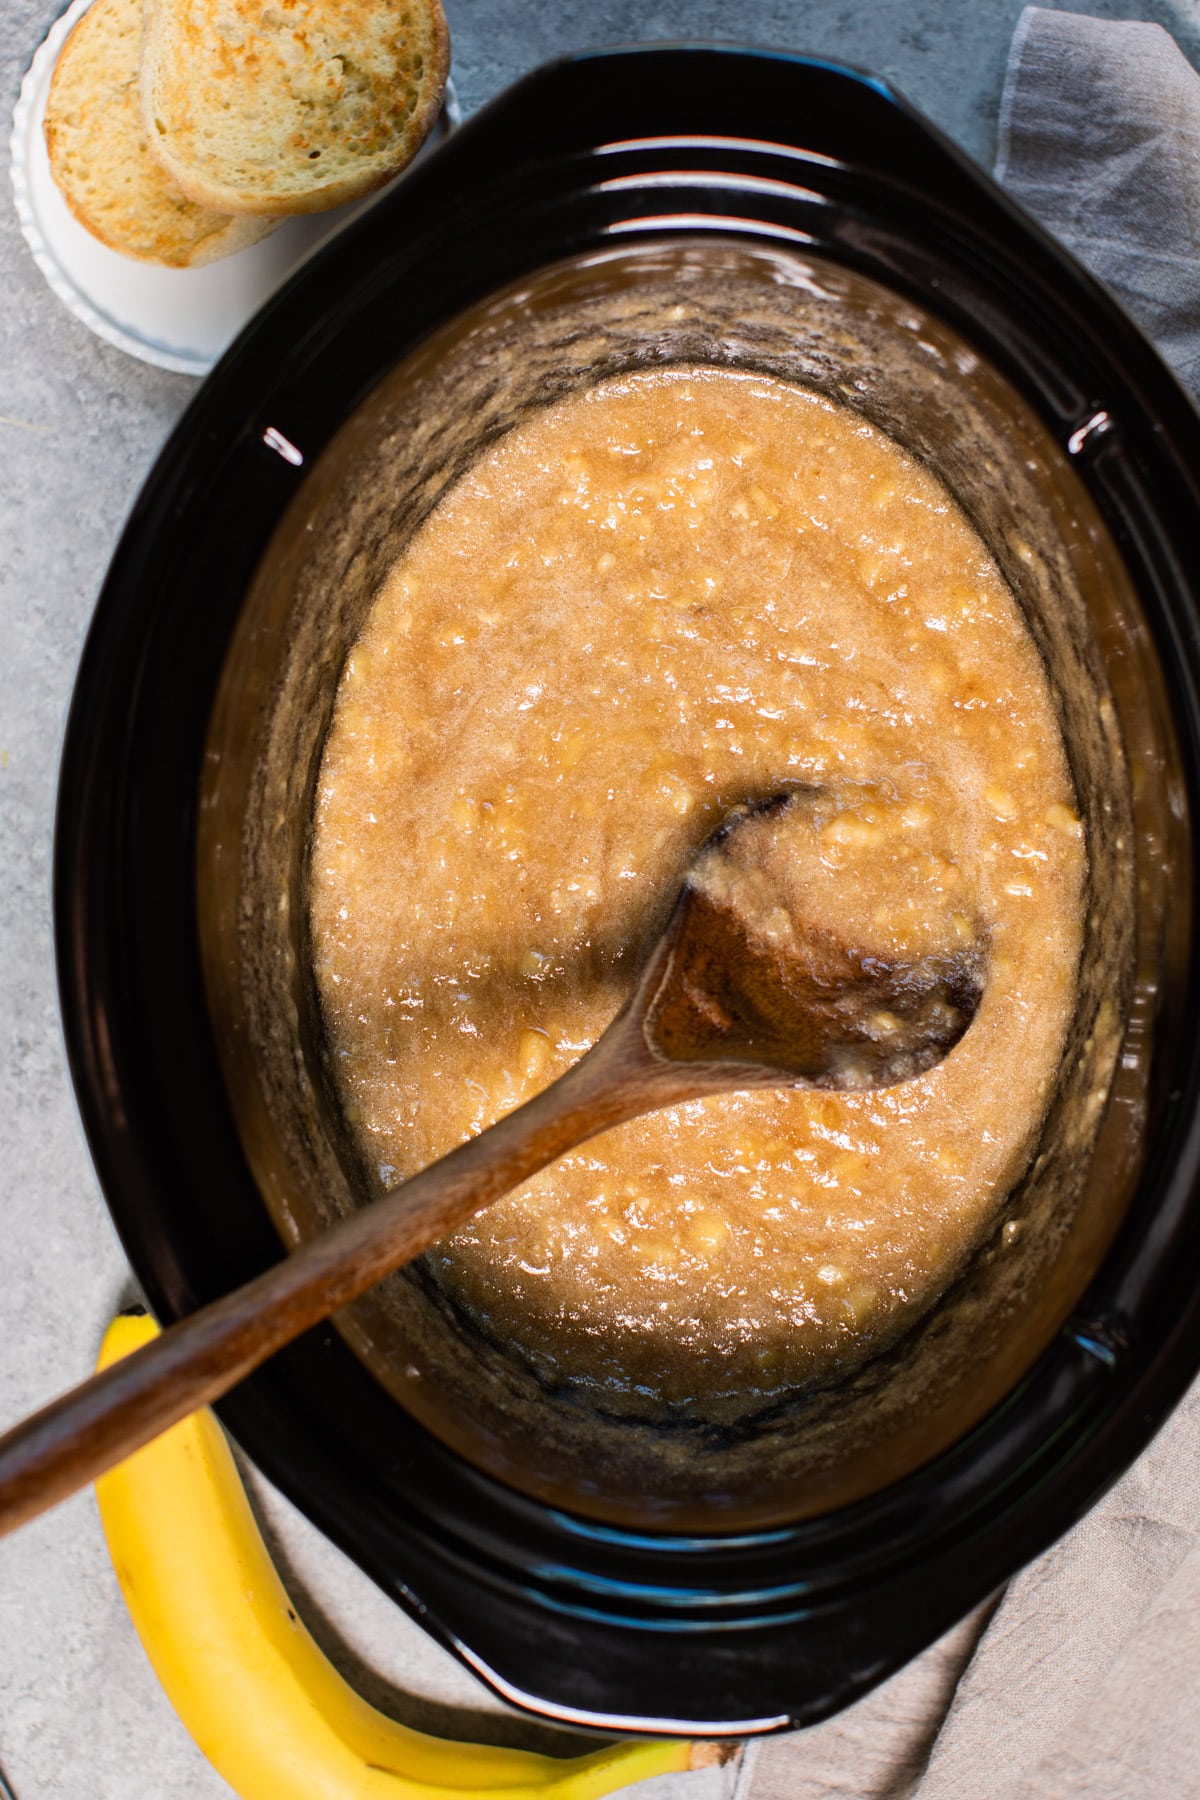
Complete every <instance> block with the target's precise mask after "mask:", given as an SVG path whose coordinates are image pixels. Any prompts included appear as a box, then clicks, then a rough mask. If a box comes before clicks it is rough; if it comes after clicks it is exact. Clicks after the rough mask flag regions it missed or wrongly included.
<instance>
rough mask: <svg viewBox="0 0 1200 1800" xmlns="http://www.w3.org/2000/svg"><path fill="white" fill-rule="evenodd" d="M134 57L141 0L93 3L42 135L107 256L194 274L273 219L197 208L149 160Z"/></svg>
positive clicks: (68, 55) (62, 65)
mask: <svg viewBox="0 0 1200 1800" xmlns="http://www.w3.org/2000/svg"><path fill="white" fill-rule="evenodd" d="M141 55H142V6H141V0H94V3H93V5H91V6H90V7H89V8H88V10H87V12H85V13H84V15H83V17H82V18H81V19H80V21H79V23H78V24H77V25H76V26H75V28H74V30H73V31H72V32H71V35H70V37H69V38H68V39H67V41H66V43H65V44H64V45H63V47H62V51H61V52H60V54H59V58H58V63H57V65H56V67H55V70H54V76H53V79H52V80H51V83H50V93H49V96H48V98H47V102H46V118H45V125H44V131H45V137H46V149H47V151H48V153H49V156H50V172H51V174H52V175H53V177H54V181H55V184H56V186H57V187H58V189H59V192H60V193H61V194H62V196H63V198H64V199H65V200H66V202H67V205H68V206H69V207H70V209H71V211H72V212H73V213H74V215H75V217H76V218H77V219H78V220H79V223H80V224H81V225H83V226H84V227H85V228H86V229H87V230H88V231H90V232H91V234H92V236H93V237H95V238H99V240H100V242H101V243H102V244H107V245H108V247H109V249H110V250H120V251H121V252H122V253H123V254H124V255H125V256H134V257H137V258H139V259H140V260H141V261H143V262H154V263H165V264H166V265H167V266H168V267H169V268H174V269H190V268H196V267H198V266H199V265H200V264H202V263H209V262H215V261H216V260H217V258H218V257H221V256H232V254H233V252H234V251H235V250H244V249H245V248H246V246H247V245H249V244H254V243H257V242H258V240H259V238H263V237H266V235H267V233H268V232H269V231H273V230H274V229H275V226H276V225H277V224H278V222H279V221H278V220H276V219H261V218H259V219H248V218H245V217H240V218H231V217H230V215H229V214H228V213H222V212H214V211H213V210H212V209H211V208H210V207H207V206H197V205H196V203H195V202H194V201H192V200H189V199H188V197H187V195H186V194H185V193H184V192H183V190H182V189H181V188H179V187H178V186H176V184H175V183H174V182H173V181H172V180H171V178H170V176H169V175H167V174H166V173H165V171H164V170H163V168H162V167H161V165H160V164H159V163H158V162H157V161H156V160H155V158H154V157H153V156H151V154H150V151H149V148H148V146H147V143H146V134H145V132H144V131H143V130H142V111H141V103H140V97H139V80H140V69H141Z"/></svg>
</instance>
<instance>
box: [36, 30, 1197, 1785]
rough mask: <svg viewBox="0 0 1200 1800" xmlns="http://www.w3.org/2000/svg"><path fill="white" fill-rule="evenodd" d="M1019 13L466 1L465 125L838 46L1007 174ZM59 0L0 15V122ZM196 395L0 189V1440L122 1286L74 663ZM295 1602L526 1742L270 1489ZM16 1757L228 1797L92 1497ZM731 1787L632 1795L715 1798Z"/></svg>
mask: <svg viewBox="0 0 1200 1800" xmlns="http://www.w3.org/2000/svg"><path fill="white" fill-rule="evenodd" d="M1020 4H1021V0H986V3H985V4H980V3H979V0H861V3H859V4H855V5H850V4H841V3H839V0H833V3H830V0H795V3H794V4H790V5H788V4H783V3H782V0H737V3H736V4H735V3H734V0H640V3H638V4H635V3H634V0H607V3H601V4H590V3H588V0H476V3H475V4H472V3H471V0H451V4H450V5H449V11H450V22H451V28H452V32H453V38H454V74H455V79H456V82H457V85H458V89H459V93H460V96H461V98H462V101H463V104H464V108H465V110H467V111H471V110H473V109H474V108H475V107H477V106H478V105H480V104H481V103H482V102H484V101H486V100H487V99H488V98H489V97H490V96H491V95H492V94H494V93H496V92H497V91H498V90H499V89H500V88H502V87H503V86H504V85H505V84H506V83H508V82H509V81H510V80H512V79H514V78H515V77H516V76H518V75H520V74H521V73H522V72H523V71H525V70H526V69H528V68H530V67H532V66H533V65H535V64H536V63H537V62H539V61H541V60H543V59H545V58H547V57H550V56H553V55H555V54H558V53H560V52H563V51H567V50H570V49H573V48H578V47H581V46H586V45H594V44H599V43H606V42H617V41H633V40H651V39H665V38H670V37H680V36H688V37H693V38H697V37H699V38H711V39H724V40H734V39H737V40H741V41H743V42H753V43H759V44H764V45H778V46H783V47H787V48H792V49H799V50H811V51H817V52H822V53H825V54H829V55H833V56H837V57H839V58H841V59H843V60H845V61H848V62H851V63H854V64H857V65H859V66H860V67H864V68H869V69H872V70H875V71H877V72H879V73H882V74H884V75H887V76H889V77H890V78H892V79H893V80H894V81H895V82H896V83H897V84H898V86H899V87H900V88H901V89H902V90H903V91H904V92H905V93H906V94H907V95H908V96H909V98H910V99H911V100H913V101H914V102H916V103H917V104H918V105H919V106H921V107H923V108H924V109H925V110H926V111H927V112H928V113H929V114H930V115H931V116H932V117H933V118H934V119H935V120H936V121H937V122H938V123H939V124H941V125H942V126H943V127H944V128H945V129H946V130H948V131H949V132H950V133H951V134H952V135H953V136H954V137H955V138H957V139H958V141H959V142H960V143H961V144H962V145H963V146H964V147H965V148H966V149H967V150H969V151H970V152H971V153H972V154H973V155H975V156H976V157H978V158H979V159H980V160H982V161H985V162H990V159H991V154H992V148H993V142H994V132H995V119H996V111H997V106H998V101H999V94H1000V88H1001V82H1002V78H1003V70H1004V63H1005V57H1006V54H1007V47H1008V43H1009V39H1010V37H1011V34H1012V29H1013V26H1014V24H1015V21H1016V18H1017V16H1018V13H1019V10H1020ZM58 10H59V8H58V5H57V4H56V0H3V3H2V4H0V20H2V22H3V31H2V33H0V115H2V119H3V125H4V136H5V138H7V120H8V117H9V116H10V113H11V109H12V105H13V102H14V101H15V98H16V93H17V88H18V85H19V82H20V77H21V74H22V73H23V71H24V68H25V66H26V64H27V62H28V59H29V56H30V54H31V53H32V50H33V49H34V47H35V45H36V44H37V43H39V42H40V40H41V38H42V37H43V36H44V34H45V32H46V30H47V28H48V27H49V25H50V23H51V20H52V19H53V17H54V16H55V13H56V12H57V11H58ZM1087 10H1090V11H1093V12H1095V13H1099V14H1102V15H1104V16H1106V17H1137V18H1154V19H1158V20H1159V21H1161V22H1162V23H1163V24H1165V25H1166V26H1167V27H1168V29H1170V30H1172V31H1173V32H1174V33H1175V35H1176V36H1177V38H1178V39H1179V41H1180V43H1181V44H1182V45H1183V47H1184V48H1185V50H1187V51H1188V53H1189V54H1190V55H1192V57H1193V59H1196V58H1197V56H1198V55H1200V4H1198V0H1141V3H1140V4H1139V3H1138V0H1130V3H1129V4H1121V0H1088V5H1087ZM191 391H192V383H191V382H190V381H188V380H186V379H184V378H182V377H178V376H170V375H165V374H161V373H159V372H157V371H155V370H153V369H150V368H147V367H145V366H144V365H142V364H140V363H137V362H133V361H130V360H128V359H127V358H125V357H124V356H123V355H122V354H121V353H119V352H118V351H116V350H113V349H111V348H109V347H107V346H106V345H104V344H102V343H100V342H98V341H97V340H96V339H95V338H93V337H92V336H90V335H89V334H88V332H87V331H86V330H85V329H84V328H83V327H82V326H81V325H79V324H77V323H76V322H75V320H74V319H72V318H71V317H69V316H68V314H67V313H66V312H64V311H63V310H62V308H61V307H60V306H59V304H58V302H57V301H56V300H55V299H54V298H53V296H52V295H51V294H50V292H49V291H48V289H47V288H46V287H45V285H44V283H43V281H42V278H41V276H40V275H39V274H38V272H37V270H36V269H35V267H34V265H33V263H32V261H31V259H30V257H29V255H28V253H27V251H26V248H25V245H24V243H23V242H22V240H21V237H20V234H19V232H18V229H17V224H16V220H15V217H14V214H13V209H12V203H11V195H10V191H9V185H8V179H7V171H5V172H4V174H3V177H2V178H0V477H2V479H0V1021H2V1024H3V1032H4V1044H3V1056H2V1062H0V1170H2V1171H3V1180H4V1189H3V1201H2V1206H3V1212H2V1214H0V1247H2V1248H0V1256H2V1259H3V1260H2V1261H0V1273H2V1279H0V1423H7V1422H9V1421H11V1420H15V1419H16V1418H17V1417H19V1416H20V1415H21V1414H23V1413H25V1412H26V1411H28V1410H29V1409H31V1408H32V1407H34V1406H35V1405H37V1404H38V1403H40V1402H41V1401H43V1400H45V1399H46V1398H48V1397H49V1396H50V1395H51V1394H53V1393H54V1392H55V1391H57V1390H58V1389H60V1388H62V1387H65V1386H67V1385H68V1384H69V1383H71V1382H72V1381H74V1380H76V1379H77V1378H78V1377H79V1376H80V1374H81V1373H82V1372H84V1371H85V1370H86V1369H87V1368H88V1366H89V1365H90V1363H91V1361H92V1359H93V1357H94V1354H95V1350H96V1346H97V1343H98V1341H99V1338H100V1335H101V1332H102V1330H103V1328H104V1326H105V1324H106V1323H107V1321H108V1319H109V1317H110V1315H111V1314H112V1312H113V1310H114V1309H115V1307H116V1306H117V1305H118V1304H119V1302H120V1301H121V1300H122V1299H123V1297H125V1296H126V1295H127V1294H128V1293H129V1291H130V1277H129V1274H128V1271H127V1268H126V1265H125V1262H124V1259H123V1257H122V1255H121V1252H120V1249H119V1247H118V1245H117V1242H116V1239H115V1236H114V1234H113V1232H112V1229H111V1226H110V1224H109V1221H108V1215H107V1213H106V1211H105V1208H104V1205H103V1202H102V1200H101V1198H100V1194H99V1191H98V1188H97V1185H96V1181H95V1178H94V1176H93V1173H92V1170H91V1167H90V1163H89V1160H88V1155H87V1151H86V1149H85V1147H84V1144H83V1141H82V1137H81V1134H80V1131H79V1127H78V1124H77V1120H76V1113H75V1107H74V1101H73V1098H72V1094H71V1089H70V1084H69V1081H68V1077H67V1072H66V1068H65V1064H64V1058H63V1053H62V1047H61V1040H60V1033H59V1026H58V1019H57V1011H56V1000H55V988H54V969H53V959H52V952H51V928H50V893H49V876H50V844H51V826H52V819H53V810H54V788H55V774H56V765H57V758H58V749H59V742H60V734H61V730H62V724H63V719H64V716H65V710H66V707H67V703H68V699H69V695H70V690H71V683H72V680H73V676H74V669H75V664H76V659H77V656H78V652H79V647H80V644H81V641H82V637H83V633H84V631H85V628H86V625H87V621H88V617H89V614H90V611H91V608H92V605H93V601H94V598H95V595H96V592H97V590H98V587H99V584H100V582H101V579H102V576H103V573H104V569H105V566H106V564H107V561H108V558H109V556H110V554H111V552H112V549H113V546H114V544H115V541H116V538H117V536H118V533H119V531H120V528H121V524H122V521H123V519H124V517H125V515H126V513H127V512H128V510H129V508H130V506H131V504H132V502H133V500H134V497H135V495H136V493H137V490H138V487H139V484H140V482H141V480H142V477H143V475H144V473H145V472H146V470H147V469H148V467H149V465H150V463H151V461H152V459H153V457H154V455H155V453H156V451H157V450H158V448H159V446H160V444H161V443H162V441H163V439H164V437H165V435H166V434H167V432H168V431H169V429H170V427H171V425H172V423H173V421H174V420H175V418H176V417H177V416H178V414H179V412H180V411H181V409H182V407H183V406H184V404H185V403H186V401H187V399H188V397H189V394H190V393H191ZM264 1505H265V1507H266V1509H267V1512H268V1514H269V1516H270V1519H271V1521H272V1525H273V1527H274V1529H275V1530H276V1532H277V1534H278V1539H279V1544H280V1550H281V1554H282V1555H283V1556H284V1557H285V1559H286V1563H287V1566H288V1568H289V1570H290V1571H291V1574H292V1578H293V1580H294V1583H295V1585H296V1588H297V1592H298V1593H299V1594H300V1595H301V1596H303V1598H302V1602H301V1604H302V1606H303V1608H304V1610H305V1611H306V1613H307V1614H308V1615H309V1616H310V1617H311V1619H312V1620H313V1622H314V1625H315V1627H316V1629H317V1630H318V1632H319V1633H320V1635H321V1636H322V1637H323V1639H324V1640H325V1641H326V1642H327V1644H328V1645H329V1646H330V1647H331V1649H332V1650H333V1651H334V1652H335V1654H337V1655H338V1656H339V1657H340V1658H341V1659H342V1661H343V1662H344V1664H345V1666H346V1667H347V1668H348V1669H350V1670H351V1672H352V1673H353V1675H354V1678H355V1679H356V1680H357V1681H359V1683H360V1685H362V1686H363V1687H364V1688H366V1689H368V1690H369V1691H370V1692H371V1693H372V1694H373V1695H374V1696H375V1697H377V1698H382V1699H383V1700H384V1701H385V1702H386V1703H387V1704H389V1705H391V1706H393V1707H394V1708H395V1710H396V1712H397V1714H398V1716H402V1717H406V1718H408V1719H409V1720H410V1721H411V1722H413V1723H418V1724H420V1723H425V1724H427V1725H431V1726H432V1727H433V1728H435V1729H443V1730H450V1731H453V1730H454V1729H455V1728H456V1727H457V1728H460V1729H462V1730H463V1731H464V1732H465V1731H466V1730H467V1729H468V1728H474V1729H477V1730H479V1731H480V1732H481V1733H487V1732H489V1731H490V1732H492V1733H494V1734H495V1735H498V1736H504V1737H506V1738H508V1739H510V1740H512V1741H523V1742H524V1741H528V1742H536V1741H539V1737H538V1733H537V1731H536V1730H531V1728H529V1727H528V1726H526V1725H525V1724H524V1723H523V1722H522V1721H520V1720H514V1719H512V1718H507V1719H505V1718H504V1717H502V1715H501V1713H500V1710H499V1709H498V1708H496V1706H495V1705H494V1703H493V1702H492V1701H491V1699H490V1697H489V1696H487V1695H486V1694H484V1693H483V1691H482V1690H481V1689H480V1687H479V1686H478V1684H477V1683H475V1682H474V1681H473V1679H471V1678H470V1677H469V1676H468V1675H467V1674H466V1673H465V1672H463V1671H462V1670H460V1669H459V1668H458V1666H457V1665H456V1664H454V1663H453V1662H452V1661H451V1659H450V1658H449V1657H447V1656H445V1655H444V1654H442V1653H441V1652H440V1651H438V1650H436V1649H435V1648H434V1647H433V1646H432V1645H431V1644H429V1643H428V1641H427V1640H426V1639H424V1638H423V1637H422V1635H421V1634H420V1633H419V1632H418V1631H417V1630H416V1628H415V1627H412V1626H410V1625H409V1624H408V1623H407V1621H405V1620H404V1619H403V1618H402V1617H401V1616H400V1615H399V1614H398V1613H397V1612H396V1611H395V1609H394V1608H392V1607H391V1606H390V1604H389V1603H388V1602H386V1601H385V1600H383V1598H382V1596H381V1595H379V1594H378V1593H377V1592H376V1591H375V1590H374V1589H373V1588H372V1587H371V1585H370V1584H369V1583H368V1582H367V1581H366V1580H365V1579H364V1578H362V1577H361V1576H360V1575H359V1574H358V1573H357V1571H355V1570H354V1569H353V1568H351V1567H350V1565H349V1564H347V1563H346V1562H345V1561H344V1560H343V1559H342V1558H341V1557H340V1556H338V1555H337V1553H336V1552H334V1551H333V1550H332V1549H331V1548H330V1547H329V1546H328V1545H327V1544H325V1543H324V1542H323V1540H321V1539H320V1538H319V1537H318V1536H317V1534H316V1533H315V1532H313V1531H312V1530H311V1529H310V1528H309V1527H308V1526H307V1525H306V1524H305V1522H304V1521H303V1520H301V1519H299V1518H298V1516H297V1515H295V1513H294V1512H293V1511H292V1509H291V1508H290V1507H288V1506H287V1505H286V1503H285V1502H283V1501H282V1500H280V1499H279V1498H278V1496H273V1495H271V1494H269V1493H265V1492H264ZM0 1767H2V1768H3V1769H4V1771H5V1773H6V1774H7V1777H8V1780H9V1781H10V1783H11V1784H12V1787H13V1789H14V1791H15V1793H16V1795H17V1796H18V1800H85V1797H86V1800H117V1797H118V1796H120V1797H121V1800H129V1797H130V1796H133V1800H218V1797H219V1796H220V1795H223V1794H227V1793H228V1789H227V1788H226V1787H225V1785H224V1783H223V1782H222V1781H221V1780H220V1779H219V1778H218V1777H217V1776H216V1775H215V1774H214V1773H213V1772H212V1770H211V1768H210V1767H209V1765H208V1764H207V1763H206V1762H205V1761H204V1759H203V1758H202V1756H201V1755H200V1753H199V1752H198V1751H197V1750H196V1749H195V1747H194V1746H193V1745H192V1743H191V1741H190V1739H189V1738H188V1737H187V1736H186V1734H185V1733H184V1732H183V1730H182V1728H181V1727H180V1726H179V1724H178V1722H177V1720H176V1719H175V1717H174V1715H173V1713H172V1712H171V1710H170V1708H169V1707H168V1706H167V1704H166V1702H165V1701H164V1699H163V1697H162V1694H161V1692H160V1690H159V1688H158V1686H157V1683H156V1681H155V1679H154V1677H153V1675H152V1674H151V1672H150V1669H149V1667H148V1665H147V1664H146V1661H145V1659H144V1657H143V1654H142V1652H141V1649H140V1646H139V1645H138V1643H137V1640H136V1638H135V1637H134V1634H133V1632H132V1629H131V1627H130V1625H129V1622H128V1619H127V1617H126V1614H125V1611H124V1607H123V1605H122V1602H121V1599H120V1596H119V1593H118V1591H117V1588H116V1584H115V1581H114V1579H113V1576H112V1573H111V1569H110V1567H109V1564H108V1560H107V1556H106V1553H105V1550H104V1547H103V1544H102V1541H101V1538H100V1534H99V1529H98V1525H97V1521H96V1516H95V1509H94V1505H93V1502H92V1499H91V1496H90V1495H88V1494H85V1495H83V1496H81V1497H79V1498H77V1499H75V1500H74V1501H72V1502H70V1503H68V1504H67V1505H65V1506H63V1507H61V1508H60V1509H59V1510H58V1511H57V1512H55V1513H54V1514H52V1515H51V1516H50V1517H48V1518H45V1519H43V1520H41V1521H39V1522H38V1523H36V1524H34V1525H32V1526H30V1527H28V1528H27V1529H26V1530H25V1531H24V1532H23V1533H21V1534H20V1535H19V1536H17V1537H16V1538H13V1539H9V1540H7V1541H6V1542H4V1543H3V1544H0ZM727 1785H728V1783H727V1781H726V1780H725V1779H724V1778H722V1777H720V1776H709V1777H703V1778H688V1780H687V1782H686V1783H681V1782H679V1781H671V1782H664V1783H662V1784H654V1786H653V1787H651V1786H647V1787H645V1788H643V1789H641V1790H639V1791H640V1792H641V1793H642V1794H644V1796H645V1800H654V1795H655V1794H656V1793H657V1795H658V1800H666V1796H667V1795H668V1793H671V1794H678V1795H680V1796H682V1795H684V1793H685V1792H686V1794H687V1795H688V1796H691V1800H718V1796H719V1795H720V1794H722V1793H723V1792H724V1791H725V1789H726V1787H727Z"/></svg>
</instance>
